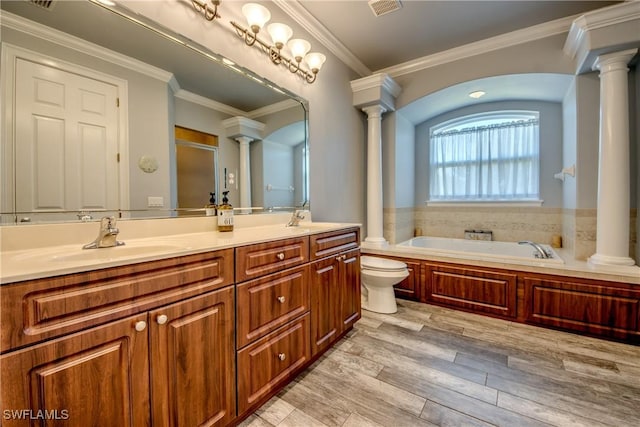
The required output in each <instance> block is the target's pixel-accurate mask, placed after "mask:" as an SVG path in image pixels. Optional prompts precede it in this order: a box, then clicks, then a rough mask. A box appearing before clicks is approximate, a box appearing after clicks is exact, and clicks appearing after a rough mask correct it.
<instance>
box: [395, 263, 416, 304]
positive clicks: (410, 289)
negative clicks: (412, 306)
mask: <svg viewBox="0 0 640 427" xmlns="http://www.w3.org/2000/svg"><path fill="white" fill-rule="evenodd" d="M392 259H395V260H397V261H401V262H404V263H405V264H407V271H409V276H408V277H407V278H406V279H404V280H403V281H402V282H400V283H398V284H397V285H395V286H394V287H393V290H394V291H395V294H396V297H400V298H406V299H410V300H414V301H419V300H420V286H421V282H422V280H421V274H422V273H421V268H420V262H419V261H418V262H415V261H414V262H412V261H410V260H408V259H406V258H392Z"/></svg>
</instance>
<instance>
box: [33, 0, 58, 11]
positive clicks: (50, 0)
mask: <svg viewBox="0 0 640 427" xmlns="http://www.w3.org/2000/svg"><path fill="white" fill-rule="evenodd" d="M28 2H29V3H31V4H33V5H35V6H38V7H40V8H42V9H47V10H51V9H52V8H53V6H54V4H55V1H54V0H28Z"/></svg>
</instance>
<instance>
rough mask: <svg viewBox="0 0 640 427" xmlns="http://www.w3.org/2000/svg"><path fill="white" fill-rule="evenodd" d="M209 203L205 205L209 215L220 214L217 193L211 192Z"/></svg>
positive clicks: (206, 212)
mask: <svg viewBox="0 0 640 427" xmlns="http://www.w3.org/2000/svg"><path fill="white" fill-rule="evenodd" d="M209 194H210V195H211V197H210V198H209V203H207V204H206V205H204V211H205V214H206V215H207V216H218V206H216V193H209Z"/></svg>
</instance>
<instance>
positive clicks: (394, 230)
mask: <svg viewBox="0 0 640 427" xmlns="http://www.w3.org/2000/svg"><path fill="white" fill-rule="evenodd" d="M596 213H597V210H596V209H562V208H544V207H500V206H497V207H480V206H479V207H469V206H466V207H455V206H442V207H431V206H430V207H418V208H385V209H384V236H385V238H386V239H387V240H388V241H389V243H390V244H396V243H400V242H403V241H405V240H408V239H409V238H411V237H413V235H414V233H415V232H416V231H418V232H421V235H424V236H430V237H451V238H456V239H461V238H464V230H465V229H487V230H492V231H493V239H494V240H498V241H505V242H516V241H519V240H533V241H535V242H539V243H545V244H551V241H552V236H554V235H561V236H562V247H563V248H564V249H565V251H564V254H565V257H570V258H572V259H576V260H582V261H585V260H587V259H588V258H589V257H590V256H591V255H593V254H594V253H595V251H596ZM629 222H630V227H629V229H630V233H629V254H630V256H631V258H634V259H635V257H636V246H637V245H636V240H637V237H636V236H637V210H636V209H631V211H630V213H629Z"/></svg>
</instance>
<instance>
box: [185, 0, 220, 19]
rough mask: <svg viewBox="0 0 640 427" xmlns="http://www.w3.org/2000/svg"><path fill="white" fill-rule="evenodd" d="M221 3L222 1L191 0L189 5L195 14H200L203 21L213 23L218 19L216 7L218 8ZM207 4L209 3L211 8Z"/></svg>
mask: <svg viewBox="0 0 640 427" xmlns="http://www.w3.org/2000/svg"><path fill="white" fill-rule="evenodd" d="M221 1H222V0H191V4H192V5H193V8H194V9H195V10H196V11H197V12H199V13H202V16H204V19H206V20H207V21H213V20H214V19H216V18H220V15H219V14H218V6H220V3H221ZM208 3H211V6H210V5H209V4H208Z"/></svg>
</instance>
